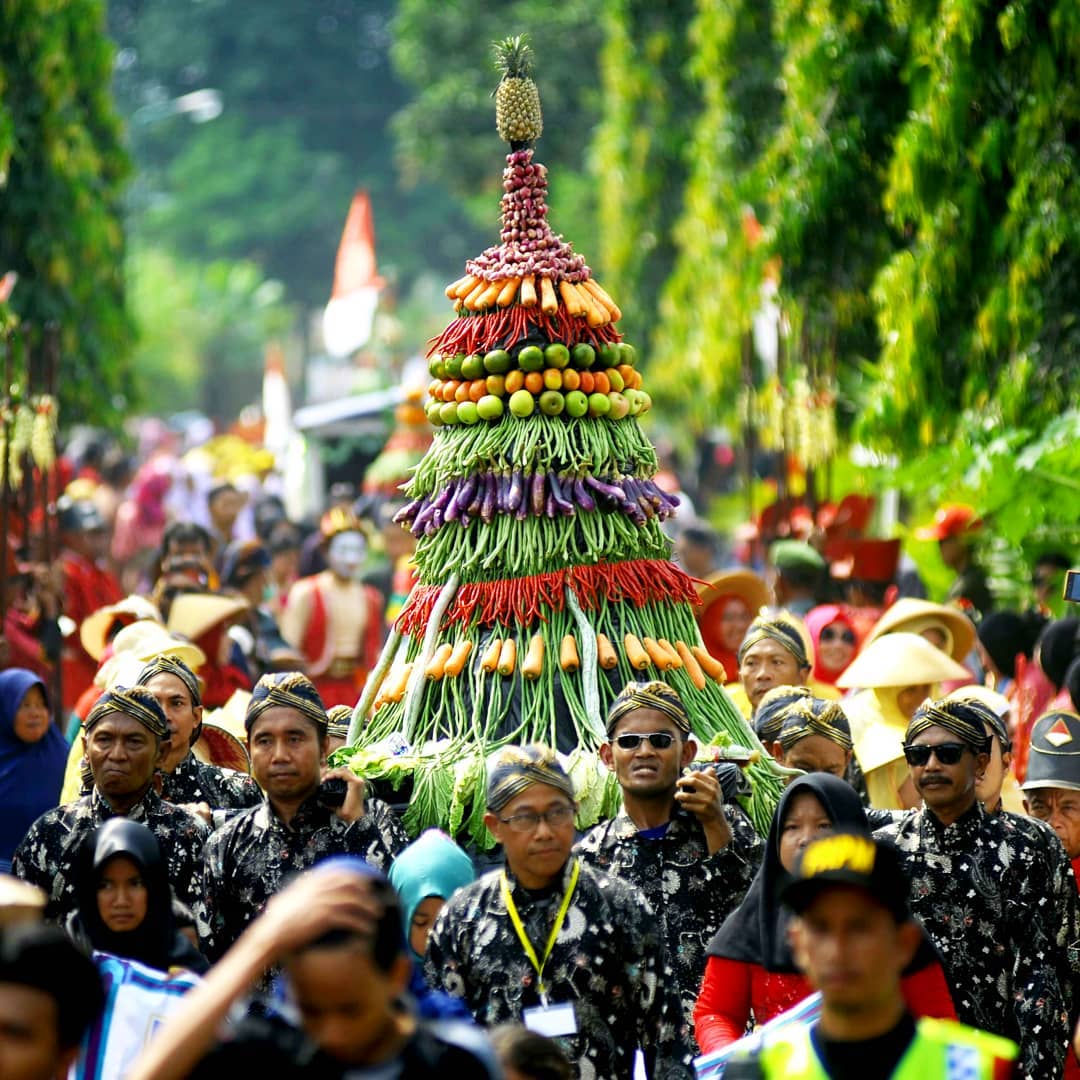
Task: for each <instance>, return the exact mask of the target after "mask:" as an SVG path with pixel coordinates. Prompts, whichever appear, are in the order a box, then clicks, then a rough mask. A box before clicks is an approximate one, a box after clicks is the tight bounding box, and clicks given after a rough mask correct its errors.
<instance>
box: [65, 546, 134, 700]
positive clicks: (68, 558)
mask: <svg viewBox="0 0 1080 1080" xmlns="http://www.w3.org/2000/svg"><path fill="white" fill-rule="evenodd" d="M60 565H61V567H62V568H63V571H64V614H65V615H66V616H67V617H68V618H69V619H71V620H72V621H73V622H74V623H75V626H76V628H78V627H81V626H82V622H83V619H85V618H86V617H87V616H88V615H90V614H92V613H93V612H95V611H97V609H98V608H103V607H106V606H107V605H108V604H115V603H117V602H118V601H120V600H122V599H123V598H124V593H123V590H122V589H121V588H120V583H119V582H118V581H117V580H116V578H115V577H113V575H112V574H110V573H109V571H108V570H103V569H102V568H101V567H100V566H98V565H97V564H96V563H94V562H92V561H91V560H90V559H87V558H85V557H84V556H82V555H79V554H76V553H75V552H74V551H65V552H64V553H63V554H62V555H61V556H60ZM61 666H62V668H63V679H64V709H65V711H70V710H71V709H73V708H74V707H75V703H76V702H77V701H78V700H79V697H80V696H81V695H82V692H83V691H84V690H85V689H86V688H87V687H88V686H90V685H91V683H93V681H94V675H95V674H96V673H97V669H98V663H97V661H96V660H95V659H94V658H93V657H92V656H91V655H90V654H89V653H88V652H87V651H86V650H85V649H84V648H83V647H82V641H81V640H80V639H79V631H78V629H76V630H75V632H74V633H72V634H70V635H69V636H68V637H66V638H65V639H64V650H63V653H62V656H61Z"/></svg>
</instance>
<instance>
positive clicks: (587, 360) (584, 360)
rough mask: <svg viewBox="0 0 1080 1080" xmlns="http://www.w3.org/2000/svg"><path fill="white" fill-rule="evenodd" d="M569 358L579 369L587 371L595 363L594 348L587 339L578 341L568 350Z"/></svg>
mask: <svg viewBox="0 0 1080 1080" xmlns="http://www.w3.org/2000/svg"><path fill="white" fill-rule="evenodd" d="M570 359H571V360H573V361H574V367H576V368H577V369H578V370H579V371H588V369H589V368H591V367H592V366H593V364H595V363H596V350H595V349H594V348H593V347H592V346H591V345H590V344H589V343H588V342H587V341H579V342H578V343H577V345H575V346H574V347H573V349H572V350H571V351H570Z"/></svg>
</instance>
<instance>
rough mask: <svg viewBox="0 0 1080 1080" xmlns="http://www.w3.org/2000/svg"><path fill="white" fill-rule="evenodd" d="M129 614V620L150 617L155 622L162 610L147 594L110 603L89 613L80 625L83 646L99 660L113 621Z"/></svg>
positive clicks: (135, 620)
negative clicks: (148, 598)
mask: <svg viewBox="0 0 1080 1080" xmlns="http://www.w3.org/2000/svg"><path fill="white" fill-rule="evenodd" d="M125 615H126V616H129V618H128V622H129V623H132V622H138V621H140V620H141V619H150V620H152V621H153V622H158V623H159V622H161V612H160V611H158V609H157V608H156V607H155V606H154V605H153V604H152V603H151V602H150V601H149V600H147V599H146V597H145V596H138V595H136V594H132V595H131V596H125V597H124V599H123V600H120V601H119V602H118V603H115V604H109V606H108V607H103V608H98V609H97V611H95V612H93V613H92V614H90V615H87V617H86V618H85V619H83V621H82V626H80V627H79V640H80V641H81V642H82V647H83V648H84V649H85V650H86V651H87V652H88V653H89V654H90V655H91V656H92V657H93V658H94V659H95V660H97V661H100V660H101V655H102V653H104V652H105V645H106V642H105V634H106V632H107V631H108V629H109V627H110V626H112V624H113V621H114V620H115V619H117V618H122V617H123V616H125Z"/></svg>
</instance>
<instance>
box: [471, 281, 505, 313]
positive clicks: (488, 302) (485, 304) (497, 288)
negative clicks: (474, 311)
mask: <svg viewBox="0 0 1080 1080" xmlns="http://www.w3.org/2000/svg"><path fill="white" fill-rule="evenodd" d="M502 287H503V283H502V282H501V281H492V282H489V283H487V288H486V289H485V290H484V291H483V292H482V293H481V294H480V299H479V300H477V301H476V306H477V308H479V309H480V310H481V311H482V310H483V309H484V308H489V307H494V305H495V301H496V300H498V299H499V293H501V292H502Z"/></svg>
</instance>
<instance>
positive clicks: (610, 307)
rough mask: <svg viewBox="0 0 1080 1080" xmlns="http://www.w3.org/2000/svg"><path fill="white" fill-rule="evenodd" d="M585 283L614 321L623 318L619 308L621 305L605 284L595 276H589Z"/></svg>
mask: <svg viewBox="0 0 1080 1080" xmlns="http://www.w3.org/2000/svg"><path fill="white" fill-rule="evenodd" d="M583 284H584V286H585V288H586V289H587V290H588V291H589V292H590V293H592V295H593V297H594V298H595V299H596V301H597V302H598V303H599V304H600V306H601V307H602V308H604V309H605V310H606V311H607V313H608V315H610V316H611V321H612V322H618V321H619V320H620V319H621V318H622V312H621V311H620V310H619V305H618V304H616V303H615V301H614V300H612V299H611V297H610V296H609V295H608V294H607V292H606V291H605V290H604V288H603V286H602V285H601V284H600V283H599V282H598V281H597V280H596V279H595V278H589V279H588V280H586V281H585V282H583Z"/></svg>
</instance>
